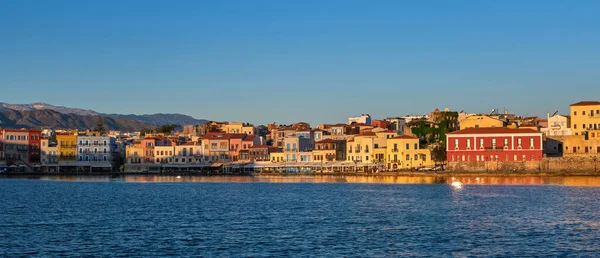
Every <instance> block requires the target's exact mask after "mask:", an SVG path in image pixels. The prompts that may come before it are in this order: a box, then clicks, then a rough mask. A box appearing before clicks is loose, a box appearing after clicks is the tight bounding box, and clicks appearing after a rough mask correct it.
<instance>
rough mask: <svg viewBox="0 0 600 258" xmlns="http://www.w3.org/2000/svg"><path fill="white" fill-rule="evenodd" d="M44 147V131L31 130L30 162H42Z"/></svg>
mask: <svg viewBox="0 0 600 258" xmlns="http://www.w3.org/2000/svg"><path fill="white" fill-rule="evenodd" d="M40 146H42V131H40V130H37V129H29V162H30V163H39V162H40V151H41V147H40Z"/></svg>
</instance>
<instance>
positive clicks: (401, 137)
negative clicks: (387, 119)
mask: <svg viewBox="0 0 600 258" xmlns="http://www.w3.org/2000/svg"><path fill="white" fill-rule="evenodd" d="M392 139H411V140H413V139H419V138H417V137H413V136H410V135H398V136H396V137H393V138H392Z"/></svg>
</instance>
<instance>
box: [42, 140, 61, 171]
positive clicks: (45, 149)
mask: <svg viewBox="0 0 600 258" xmlns="http://www.w3.org/2000/svg"><path fill="white" fill-rule="evenodd" d="M40 142H41V144H42V147H41V159H40V163H41V167H42V171H48V172H56V171H57V167H58V157H59V154H60V153H59V150H58V144H56V142H52V141H50V139H49V138H48V137H42V139H41V141H40Z"/></svg>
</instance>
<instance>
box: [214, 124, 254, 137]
mask: <svg viewBox="0 0 600 258" xmlns="http://www.w3.org/2000/svg"><path fill="white" fill-rule="evenodd" d="M222 130H223V132H225V133H232V134H248V135H255V134H256V129H255V128H254V126H253V125H251V124H249V123H243V122H229V123H228V124H226V125H223V128H222Z"/></svg>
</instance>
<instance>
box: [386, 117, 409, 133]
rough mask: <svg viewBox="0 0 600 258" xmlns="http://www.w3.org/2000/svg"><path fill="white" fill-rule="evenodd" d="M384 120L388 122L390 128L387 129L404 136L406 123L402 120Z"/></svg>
mask: <svg viewBox="0 0 600 258" xmlns="http://www.w3.org/2000/svg"><path fill="white" fill-rule="evenodd" d="M385 120H387V121H389V122H390V126H389V128H388V129H390V130H392V131H394V132H396V133H397V134H399V135H402V134H404V129H405V128H406V121H405V120H404V118H400V117H390V118H386V119H385Z"/></svg>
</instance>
